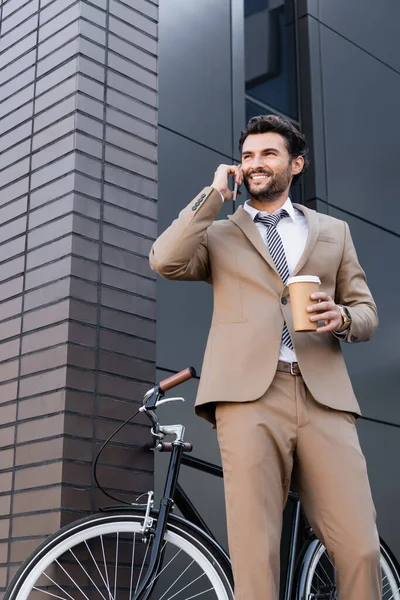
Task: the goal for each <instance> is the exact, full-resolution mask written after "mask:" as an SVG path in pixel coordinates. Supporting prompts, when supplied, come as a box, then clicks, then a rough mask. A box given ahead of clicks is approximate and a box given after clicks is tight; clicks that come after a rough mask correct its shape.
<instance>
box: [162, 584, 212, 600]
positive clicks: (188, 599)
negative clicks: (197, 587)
mask: <svg viewBox="0 0 400 600" xmlns="http://www.w3.org/2000/svg"><path fill="white" fill-rule="evenodd" d="M213 589H214V588H212V587H210V588H208V590H204V591H203V592H199V593H198V594H194V596H189V597H188V598H186V599H185V600H193V598H198V597H199V596H202V595H203V594H208V592H212V591H213ZM168 600H169V599H168Z"/></svg>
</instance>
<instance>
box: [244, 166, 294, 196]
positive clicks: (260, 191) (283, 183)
mask: <svg viewBox="0 0 400 600" xmlns="http://www.w3.org/2000/svg"><path fill="white" fill-rule="evenodd" d="M256 174H259V175H262V174H264V175H268V176H269V177H270V178H269V179H268V181H266V182H265V184H264V185H263V186H259V187H257V188H255V189H254V187H253V186H251V176H252V175H256ZM291 177H292V167H291V165H290V167H288V169H287V170H286V171H283V172H282V173H280V174H279V175H274V173H273V172H272V171H270V170H268V169H263V170H260V171H251V172H250V173H249V175H246V176H245V177H244V181H243V184H244V187H245V188H246V190H247V191H248V192H249V194H250V196H251V197H252V198H254V199H255V200H258V201H259V202H273V201H274V200H276V198H278V196H280V195H281V194H282V193H283V192H284V191H285V190H286V188H287V187H288V185H289V183H290V180H291ZM252 188H253V189H252Z"/></svg>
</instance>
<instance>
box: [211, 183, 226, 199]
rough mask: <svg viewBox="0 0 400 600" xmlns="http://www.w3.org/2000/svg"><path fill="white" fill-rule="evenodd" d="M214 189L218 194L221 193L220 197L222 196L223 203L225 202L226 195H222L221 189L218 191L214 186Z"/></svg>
mask: <svg viewBox="0 0 400 600" xmlns="http://www.w3.org/2000/svg"><path fill="white" fill-rule="evenodd" d="M212 188H213V189H214V190H215V191H216V192H218V193H219V195H220V196H221V198H222V202H225V198H224V195H223V193H222V192H220V191H219V189H218V188H216V187H215V186H212Z"/></svg>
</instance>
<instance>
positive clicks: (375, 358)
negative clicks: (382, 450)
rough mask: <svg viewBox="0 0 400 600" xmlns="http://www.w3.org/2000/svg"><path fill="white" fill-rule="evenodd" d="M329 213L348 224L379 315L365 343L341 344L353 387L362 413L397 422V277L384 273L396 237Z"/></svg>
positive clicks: (393, 265)
mask: <svg viewBox="0 0 400 600" xmlns="http://www.w3.org/2000/svg"><path fill="white" fill-rule="evenodd" d="M330 214H331V215H332V216H334V217H337V218H339V219H343V220H345V221H347V223H348V224H349V226H350V230H351V233H352V237H353V241H354V244H355V247H356V250H357V253H358V257H359V260H360V263H361V265H362V267H363V268H364V270H365V272H366V274H367V279H368V285H369V287H370V289H371V292H372V294H373V296H374V299H375V302H376V303H377V306H378V313H379V318H380V324H379V328H378V330H377V332H376V333H375V335H374V336H373V338H372V340H370V341H369V342H368V343H366V344H364V343H363V344H354V345H348V344H343V349H344V352H345V356H346V361H347V364H348V367H349V371H350V375H351V377H352V382H353V386H354V389H355V392H356V395H357V397H358V400H359V402H360V404H361V408H362V411H363V413H364V415H365V416H367V417H373V418H378V419H383V420H388V421H392V422H394V423H399V424H400V405H399V392H398V370H399V356H400V341H399V340H400V320H399V317H398V302H399V301H398V298H399V295H400V283H399V282H398V281H397V280H396V278H393V279H392V278H390V282H388V274H390V273H396V272H397V270H398V268H397V262H398V256H399V253H400V239H399V238H398V237H397V236H395V235H390V234H388V233H387V232H385V231H382V230H381V229H379V228H378V227H374V226H372V225H369V224H368V223H365V222H363V221H361V220H359V219H356V218H353V217H350V216H349V215H346V214H344V213H342V212H341V211H337V210H333V209H331V210H330ZM399 443H400V438H399Z"/></svg>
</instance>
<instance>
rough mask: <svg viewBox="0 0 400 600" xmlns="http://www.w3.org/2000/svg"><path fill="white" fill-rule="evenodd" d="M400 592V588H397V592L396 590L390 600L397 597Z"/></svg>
mask: <svg viewBox="0 0 400 600" xmlns="http://www.w3.org/2000/svg"><path fill="white" fill-rule="evenodd" d="M399 592H400V588H397V590H395V591H394V592H393V594H392V595H391V596H390V598H389V599H388V600H393V598H394V597H395V595H396V594H398V593H399Z"/></svg>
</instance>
